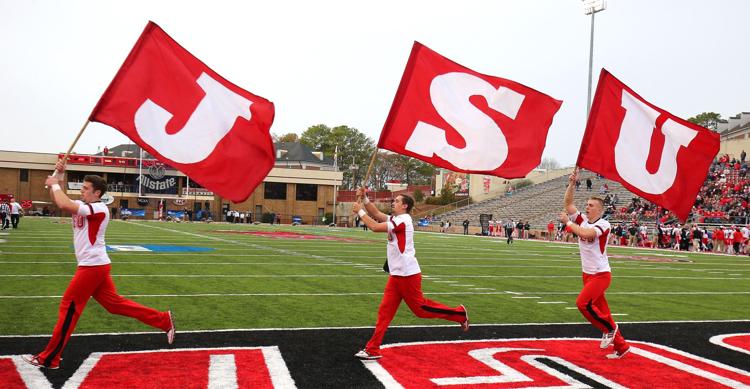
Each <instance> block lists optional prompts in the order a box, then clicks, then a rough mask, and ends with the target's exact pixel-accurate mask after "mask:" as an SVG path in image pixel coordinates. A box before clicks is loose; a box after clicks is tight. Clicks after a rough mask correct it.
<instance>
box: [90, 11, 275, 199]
mask: <svg viewBox="0 0 750 389" xmlns="http://www.w3.org/2000/svg"><path fill="white" fill-rule="evenodd" d="M273 117H274V107H273V103H271V102H270V101H268V100H266V99H264V98H262V97H259V96H256V95H254V94H252V93H250V92H248V91H246V90H244V89H242V88H239V87H238V86H236V85H234V84H232V83H231V82H229V81H227V80H226V79H224V78H223V77H221V76H220V75H218V74H217V73H216V72H214V71H213V70H211V69H210V68H209V67H208V66H206V65H205V64H204V63H203V62H201V61H200V60H199V59H197V58H195V57H194V56H193V55H192V54H190V53H189V52H188V51H187V50H185V49H184V48H183V47H182V46H180V45H179V44H178V43H177V42H175V41H174V40H173V39H172V38H171V37H170V36H169V35H167V33H165V32H164V31H163V30H162V29H161V28H160V27H159V26H157V25H156V24H155V23H153V22H149V23H148V25H147V26H146V28H145V29H144V30H143V34H141V37H140V38H139V39H138V42H136V44H135V46H134V47H133V49H132V50H131V52H130V54H129V55H128V57H127V59H125V62H124V63H123V65H122V67H121V68H120V71H119V72H118V73H117V75H116V76H115V78H114V80H112V83H111V84H110V85H109V88H107V90H106V91H105V92H104V95H103V96H102V97H101V99H100V100H99V103H98V104H97V105H96V108H94V111H93V112H92V113H91V117H90V118H89V120H91V121H96V122H101V123H104V124H106V125H109V126H112V127H114V128H116V129H117V130H119V131H120V132H122V133H123V134H125V135H126V136H127V137H128V138H130V139H132V140H133V141H134V142H135V143H137V144H138V145H139V146H141V147H143V148H144V149H145V150H146V151H148V152H149V153H150V154H151V155H153V156H154V157H156V158H157V159H158V160H160V161H162V162H164V163H166V164H168V165H170V166H172V167H174V168H175V169H178V170H180V171H181V172H183V173H185V174H186V175H188V176H189V177H190V178H191V179H193V180H195V181H197V182H198V183H200V184H201V185H202V186H203V187H204V188H207V189H210V190H212V191H214V192H216V193H217V194H219V195H220V196H221V197H225V198H228V199H230V200H232V201H234V202H241V201H244V200H245V199H247V198H248V197H249V196H250V194H251V193H252V192H253V190H254V189H255V187H256V186H258V184H259V183H260V182H262V181H263V179H264V178H265V177H266V175H267V174H268V172H269V171H270V170H271V168H272V167H273V165H274V162H275V158H274V149H273V142H272V140H271V136H270V135H269V129H270V127H271V124H272V123H273Z"/></svg>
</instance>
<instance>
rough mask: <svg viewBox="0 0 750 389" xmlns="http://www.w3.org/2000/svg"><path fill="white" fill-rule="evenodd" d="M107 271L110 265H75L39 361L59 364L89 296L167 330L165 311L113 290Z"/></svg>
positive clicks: (117, 310)
mask: <svg viewBox="0 0 750 389" xmlns="http://www.w3.org/2000/svg"><path fill="white" fill-rule="evenodd" d="M109 271H110V265H102V266H79V267H78V269H77V270H76V273H75V275H73V279H72V280H71V281H70V284H69V285H68V289H66V290H65V294H64V295H63V297H62V301H60V312H59V316H58V318H57V324H56V325H55V330H54V332H53V333H52V339H50V341H49V343H48V344H47V348H45V349H44V351H42V352H41V353H39V355H38V357H39V361H40V362H42V363H44V365H45V366H57V365H59V364H60V356H61V354H62V352H63V349H64V348H65V345H66V344H67V343H68V339H70V335H71V334H72V333H73V330H74V329H75V327H76V323H77V322H78V318H79V317H81V314H82V313H83V309H84V308H85V307H86V303H87V302H88V301H89V298H90V297H93V298H94V299H95V300H96V301H97V302H99V304H101V306H103V307H104V308H105V309H106V310H107V311H109V312H110V313H114V314H117V315H123V316H128V317H132V318H134V319H138V320H140V321H142V322H143V323H146V324H148V325H150V326H152V327H156V328H159V329H161V330H163V331H167V330H169V328H170V326H171V323H170V321H169V314H168V313H167V312H159V311H157V310H155V309H152V308H148V307H144V306H143V305H140V304H138V303H136V302H134V301H131V300H128V299H126V298H124V297H122V296H120V295H119V294H117V290H116V289H115V284H114V283H113V282H112V277H110V275H109Z"/></svg>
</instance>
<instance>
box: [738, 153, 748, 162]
mask: <svg viewBox="0 0 750 389" xmlns="http://www.w3.org/2000/svg"><path fill="white" fill-rule="evenodd" d="M745 157H747V153H745V150H742V152H741V153H740V162H742V163H745Z"/></svg>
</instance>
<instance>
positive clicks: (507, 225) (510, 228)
mask: <svg viewBox="0 0 750 389" xmlns="http://www.w3.org/2000/svg"><path fill="white" fill-rule="evenodd" d="M515 226H516V225H515V224H514V223H513V219H508V222H507V223H505V235H506V236H507V237H508V240H507V241H506V242H505V243H507V244H511V243H513V228H514V227H515Z"/></svg>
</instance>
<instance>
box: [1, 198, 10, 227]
mask: <svg viewBox="0 0 750 389" xmlns="http://www.w3.org/2000/svg"><path fill="white" fill-rule="evenodd" d="M9 213H10V205H8V203H6V202H5V201H3V202H0V224H2V226H3V228H2V229H3V230H7V229H8V225H9V223H8V214H9Z"/></svg>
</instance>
